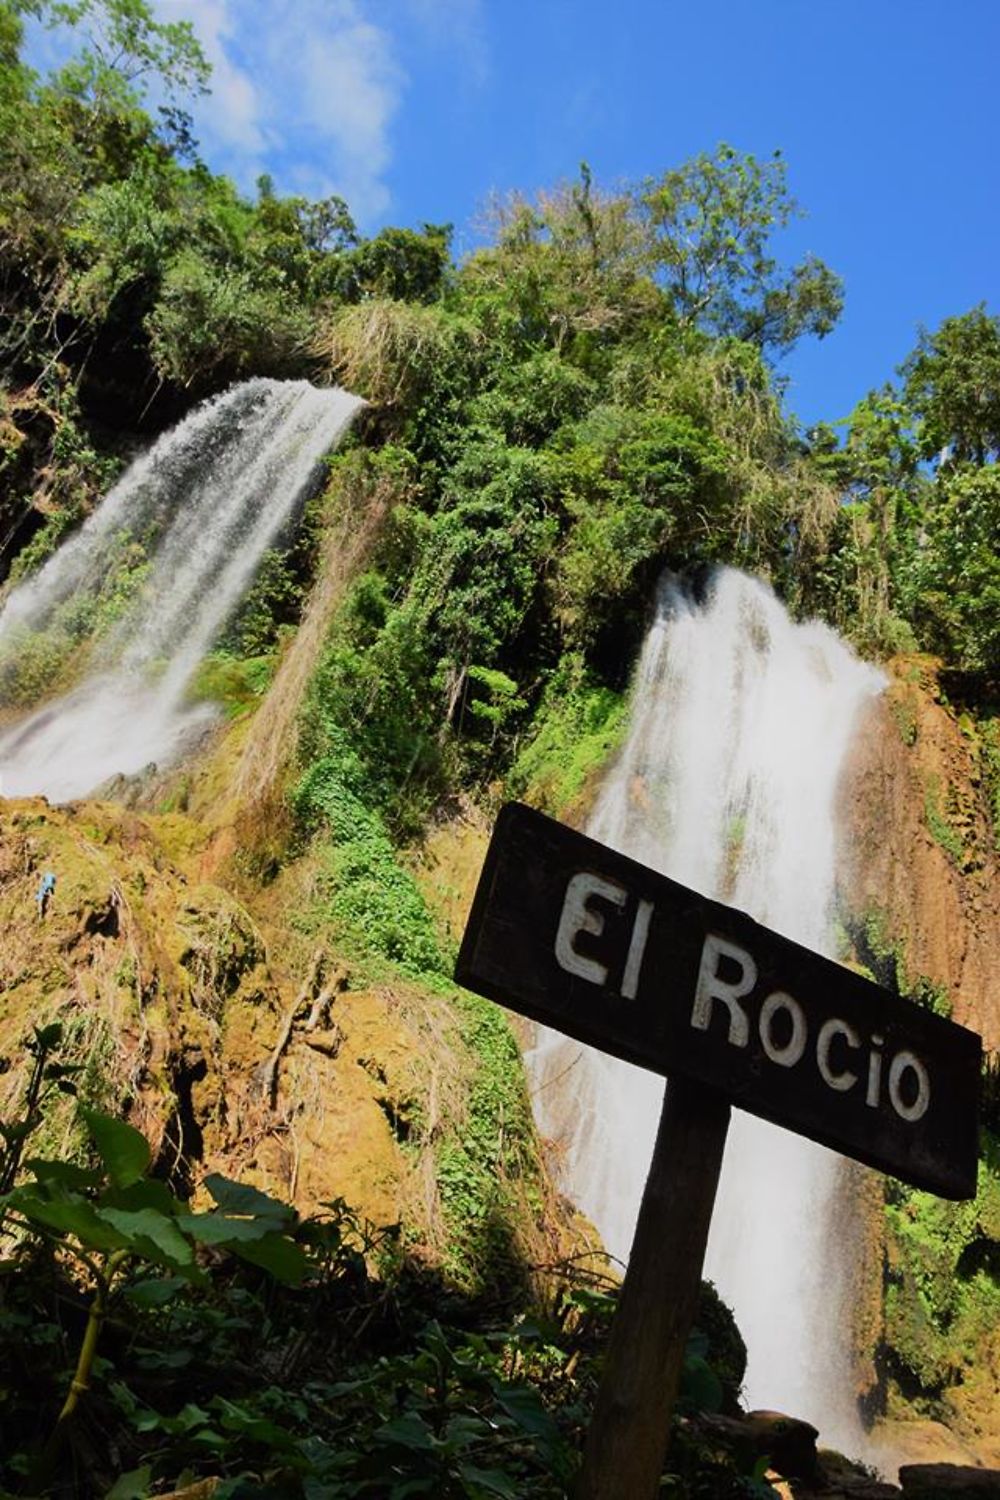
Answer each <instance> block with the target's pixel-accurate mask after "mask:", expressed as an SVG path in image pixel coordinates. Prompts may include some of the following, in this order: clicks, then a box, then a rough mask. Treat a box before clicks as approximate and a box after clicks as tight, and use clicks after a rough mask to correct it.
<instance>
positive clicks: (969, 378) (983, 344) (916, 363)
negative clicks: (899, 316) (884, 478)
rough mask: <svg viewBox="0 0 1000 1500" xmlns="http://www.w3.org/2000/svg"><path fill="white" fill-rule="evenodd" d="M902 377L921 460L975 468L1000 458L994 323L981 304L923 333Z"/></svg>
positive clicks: (998, 327)
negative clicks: (948, 461)
mask: <svg viewBox="0 0 1000 1500" xmlns="http://www.w3.org/2000/svg"><path fill="white" fill-rule="evenodd" d="M902 374H903V375H904V376H905V379H906V396H907V399H908V401H909V403H910V406H911V408H912V410H913V411H914V413H915V415H916V417H917V423H918V426H917V437H918V441H919V445H920V452H921V455H922V456H923V457H924V458H935V457H938V456H941V457H942V462H944V455H947V457H948V458H949V459H950V460H951V461H952V462H955V463H959V464H975V465H977V466H979V467H981V466H982V465H983V464H985V463H986V461H987V459H989V458H994V459H995V458H997V456H1000V319H998V318H996V317H990V316H989V314H988V313H987V311H986V308H985V305H984V304H982V303H980V305H979V306H978V307H975V308H973V309H972V311H971V312H968V313H965V314H964V316H962V317H958V318H945V320H944V322H943V323H942V324H941V327H940V328H939V329H937V331H936V332H935V333H928V332H927V330H926V329H923V330H922V331H921V335H920V342H919V343H918V345H917V347H916V349H915V350H914V351H913V353H912V354H911V355H910V356H909V358H908V359H907V360H906V362H905V364H904V365H903V367H902Z"/></svg>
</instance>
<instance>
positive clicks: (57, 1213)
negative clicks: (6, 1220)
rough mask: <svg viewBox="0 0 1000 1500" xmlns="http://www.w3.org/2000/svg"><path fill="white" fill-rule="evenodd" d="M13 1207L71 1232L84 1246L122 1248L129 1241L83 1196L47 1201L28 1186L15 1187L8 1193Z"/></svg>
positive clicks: (31, 1219)
mask: <svg viewBox="0 0 1000 1500" xmlns="http://www.w3.org/2000/svg"><path fill="white" fill-rule="evenodd" d="M7 1202H8V1204H9V1205H10V1207H11V1208H12V1209H14V1210H15V1211H16V1212H17V1213H20V1214H22V1215H23V1216H24V1218H26V1219H27V1220H28V1221H29V1222H30V1223H32V1224H37V1225H40V1226H41V1227H42V1228H43V1229H54V1230H55V1231H56V1232H57V1233H58V1234H72V1235H75V1236H76V1238H77V1239H78V1240H79V1241H80V1244H81V1245H83V1246H84V1248H85V1249H87V1250H121V1249H124V1248H125V1247H126V1246H127V1245H128V1243H129V1241H128V1238H127V1236H125V1235H123V1234H122V1233H121V1231H120V1230H119V1229H117V1228H116V1227H115V1226H114V1225H113V1224H111V1223H109V1222H108V1221H107V1220H105V1219H104V1218H102V1217H100V1216H99V1215H98V1213H97V1210H96V1209H95V1208H94V1207H93V1205H92V1204H90V1203H87V1202H86V1201H85V1200H84V1199H83V1198H60V1199H56V1200H54V1201H50V1200H49V1199H48V1198H44V1197H42V1195H41V1194H40V1193H36V1192H34V1191H32V1190H31V1189H30V1188H17V1189H16V1190H15V1191H14V1192H13V1193H10V1194H9V1195H8V1197H7Z"/></svg>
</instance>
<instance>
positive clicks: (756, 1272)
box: [529, 571, 882, 1446]
mask: <svg viewBox="0 0 1000 1500" xmlns="http://www.w3.org/2000/svg"><path fill="white" fill-rule="evenodd" d="M881 686H882V679H881V677H880V675H879V674H878V673H877V672H876V671H875V670H874V669H873V668H872V667H870V666H867V665H866V664H865V663H863V662H861V661H859V660H858V659H857V657H855V656H854V655H853V654H852V652H851V651H850V650H849V648H848V647H847V646H846V645H845V644H844V643H843V642H842V641H841V640H840V639H839V638H838V637H837V636H836V635H835V634H834V633H833V632H832V631H831V630H829V629H828V628H827V627H825V626H823V625H819V624H808V625H797V624H795V623H794V622H793V621H792V620H791V619H790V618H789V616H788V615H787V614H786V612H785V611H784V609H783V608H782V606H781V605H780V604H779V602H778V601H777V599H776V598H775V597H774V595H773V594H772V593H771V592H770V590H769V589H767V588H766V587H765V586H764V585H763V584H761V583H759V582H756V581H755V580H753V579H750V578H747V577H745V576H743V575H742V574H739V573H735V572H732V571H722V572H720V573H719V574H717V575H716V577H715V578H714V580H713V582H712V584H711V586H710V589H709V591H708V597H707V599H706V600H705V601H704V602H702V603H699V602H698V601H697V600H696V599H695V598H694V597H693V595H692V594H691V593H690V592H689V591H688V590H686V589H685V588H684V587H682V586H681V585H680V584H678V583H676V582H672V581H668V582H666V583H664V585H663V586H662V587H661V591H660V597H659V599H658V603H657V611H656V618H655V620H654V623H653V626H652V628H651V630H650V633H649V636H648V638H647V640H646V644H645V647H644V649H643V653H642V657H641V660H640V663H639V667H638V670H637V673H636V679H635V682H634V685H633V702H632V713H631V722H630V728H629V733H628V738H627V740H626V743H625V745H624V747H623V749H622V752H621V754H620V756H619V758H618V760H617V762H616V764H615V766H614V768H613V769H612V771H611V773H610V774H609V776H608V777H607V779H606V781H605V783H604V786H603V789H602V792H601V795H600V797H599V799H598V802H597V805H596V807H595V809H594V812H593V815H592V816H591V818H590V820H589V823H588V826H587V832H588V833H590V834H591V835H592V836H593V837H594V838H596V839H599V840H600V841H601V842H602V843H605V844H609V845H611V846H612V847H614V848H617V849H619V850H621V851H623V852H624V853H627V854H629V855H631V856H632V857H633V858H635V859H638V860H641V861H642V862H643V863H644V864H646V865H649V866H651V867H653V868H655V869H657V870H660V871H661V872H662V873H663V874H666V875H669V876H671V877H673V878H674V879H676V880H679V881H681V882H683V883H684V884H686V885H689V886H693V887H694V888H695V889H697V890H699V891H701V892H702V893H703V894H704V895H707V896H711V897H715V898H717V899H721V900H724V901H727V902H729V903H730V904H731V905H733V906H737V907H740V908H742V909H743V910H745V911H748V912H749V913H750V914H751V915H752V916H754V917H756V918H757V920H758V921H760V922H763V923H765V924H766V925H767V926H769V927H772V928H774V929H775V930H777V931H779V932H782V933H784V934H785V935H786V936H788V937H791V938H794V939H795V940H797V941H798V942H801V943H804V944H805V945H807V946H808V947H811V948H813V949H815V950H816V951H818V952H821V953H825V954H827V955H828V956H834V954H833V939H832V925H833V899H834V862H835V804H836V793H837V785H838V780H839V776H840V772H841V769H842V765H843V761H844V756H845V752H846V750H847V747H848V744H849V742H850V739H851V734H852V730H853V727H854V725H855V722H856V719H857V715H858V711H859V709H860V708H861V706H862V704H863V703H864V702H865V700H866V699H869V698H871V697H872V696H873V695H875V694H877V693H878V692H879V691H880V690H881ZM529 1065H530V1071H531V1075H532V1082H533V1090H534V1097H535V1107H536V1115H537V1117H538V1120H539V1125H540V1128H541V1129H542V1131H543V1133H544V1134H546V1135H548V1136H550V1137H552V1138H554V1139H556V1140H558V1141H560V1142H561V1143H562V1145H563V1148H564V1151H565V1180H564V1184H563V1185H564V1187H565V1189H566V1190H567V1191H568V1192H569V1193H570V1195H571V1196H572V1197H573V1198H574V1199H575V1201H576V1202H577V1203H578V1205H579V1206H580V1207H581V1208H582V1209H583V1211H584V1212H585V1213H587V1214H588V1215H589V1216H590V1217H591V1218H592V1220H593V1221H594V1223H595V1224H596V1226H597V1228H598V1229H599V1230H600V1232H601V1234H602V1236H603V1238H604V1241H605V1244H606V1246H607V1248H608V1250H609V1251H610V1252H611V1254H613V1255H615V1256H617V1257H618V1258H619V1259H622V1260H625V1259H626V1258H627V1256H628V1250H629V1246H630V1243H631V1237H632V1231H633V1228H634V1224H635V1217H636V1213H637V1210H638V1204H639V1199H640V1196H641V1193H642V1188H643V1184H644V1182H645V1177H646V1172H647V1169H648V1165H649V1158H650V1154H651V1151H652V1144H653V1138H654V1135H655V1131H656V1124H657V1120H658V1117H659V1111H660V1106H661V1102H662V1097H663V1080H662V1079H660V1078H658V1077H656V1076H655V1075H653V1074H651V1073H647V1072H643V1071H641V1070H639V1069H637V1068H634V1067H631V1066H630V1065H629V1064H627V1063H623V1062H619V1061H617V1060H615V1059H613V1058H610V1057H608V1056H606V1055H604V1054H602V1053H599V1052H595V1051H593V1050H591V1049H589V1048H586V1047H581V1045H580V1044H579V1043H576V1042H571V1041H568V1040H567V1039H566V1038H564V1037H559V1036H557V1035H556V1034H555V1033H552V1032H546V1031H542V1032H541V1034H540V1036H539V1038H538V1041H537V1044H536V1046H535V1048H534V1050H533V1052H532V1053H531V1055H530V1058H529ZM838 1172H839V1158H837V1157H836V1156H834V1155H833V1154H832V1153H830V1152H828V1151H825V1150H824V1149H823V1148H822V1147H819V1146H815V1145H813V1144H812V1143H811V1142H808V1141H806V1140H804V1139H802V1138H801V1137H798V1136H795V1135H792V1134H789V1133H788V1132H786V1131H782V1130H779V1129H777V1128H776V1127H774V1126H771V1125H767V1124H765V1123H763V1122H762V1121H758V1120H755V1119H752V1118H751V1117H749V1116H747V1115H745V1114H742V1113H740V1112H738V1111H737V1112H736V1114H735V1115H734V1119H733V1127H732V1129H731V1131H730V1137H729V1144H728V1147H727V1151H726V1161H725V1165H724V1168H723V1175H722V1182H721V1185H720V1192H719V1199H718V1202H717V1205H716V1211H715V1218H714V1223H713V1230H712V1237H711V1240H710V1243H709V1252H708V1262H707V1267H706V1274H707V1275H708V1276H710V1277H711V1278H712V1279H713V1280H714V1281H715V1282H716V1284H717V1286H718V1288H719V1291H720V1292H721V1294H722V1296H723V1297H724V1298H725V1300H726V1301H727V1302H729V1303H730V1305H731V1306H732V1307H733V1309H734V1311H735V1314H736V1319H737V1322H738V1324H739V1326H740V1329H741V1332H742V1333H743V1336H744V1338H745V1340H746V1343H747V1348H748V1368H747V1379H746V1389H745V1394H746V1398H747V1400H748V1402H749V1404H750V1405H751V1407H771V1408H777V1409H780V1410H782V1411H786V1412H788V1413H790V1414H792V1415H795V1416H799V1417H805V1418H806V1419H808V1420H810V1421H812V1422H814V1424H815V1425H816V1426H818V1427H820V1428H821V1430H822V1431H823V1433H824V1436H825V1437H826V1438H827V1439H829V1440H833V1441H837V1442H841V1443H844V1444H847V1445H849V1446H850V1445H851V1444H854V1445H855V1446H856V1444H857V1436H858V1433H857V1427H856V1423H855V1421H854V1418H853V1413H852V1408H851V1400H850V1371H849V1368H848V1358H847V1352H846V1350H847V1338H846V1336H845V1323H846V1322H847V1321H848V1314H847V1310H846V1307H845V1294H846V1293H847V1292H848V1290H849V1289H848V1288H847V1287H846V1285H845V1283H844V1259H843V1255H842V1245H841V1243H840V1241H839V1238H838V1233H837V1225H836V1223H835V1217H834V1201H835V1193H836V1187H837V1179H838ZM664 1290H665V1293H666V1294H669V1289H666V1288H665V1289H664Z"/></svg>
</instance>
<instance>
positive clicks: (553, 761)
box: [507, 655, 628, 813]
mask: <svg viewBox="0 0 1000 1500" xmlns="http://www.w3.org/2000/svg"><path fill="white" fill-rule="evenodd" d="M627 723H628V705H627V703H626V700H625V697H624V695H623V694H621V693H616V692H614V691H613V690H612V689H611V688H608V687H605V686H602V685H601V684H599V683H596V682H594V681H593V680H592V679H591V678H590V677H589V676H588V674H587V671H586V668H585V666H584V663H583V658H582V657H580V656H578V655H572V656H569V657H566V658H564V660H563V662H562V664H561V666H560V668H559V670H558V672H557V673H556V674H555V676H554V677H553V678H552V680H551V682H550V683H549V686H548V689H547V691H546V693H545V696H544V698H543V701H542V704H541V707H540V708H539V711H538V713H537V714H536V716H535V722H534V726H533V733H532V736H531V738H530V739H529V742H528V744H527V745H526V746H525V748H524V749H523V750H522V751H521V753H520V755H519V756H518V758H517V760H516V761H515V763H514V765H513V767H512V769H511V771H510V774H509V776H508V778H507V790H508V791H509V792H510V794H511V795H512V796H515V797H527V798H529V799H530V800H531V801H532V802H534V803H537V804H539V805H541V806H542V807H544V808H546V809H547V810H548V811H550V812H553V813H559V812H562V811H563V810H565V809H566V808H567V807H568V806H569V805H570V804H571V803H572V802H574V801H575V799H576V798H577V797H579V795H580V793H581V792H582V791H583V789H584V787H585V785H586V784H587V782H588V780H589V779H590V777H591V776H593V775H594V773H595V772H596V771H598V770H599V769H600V767H601V766H603V765H604V764H605V763H606V762H607V760H608V758H609V757H610V756H611V755H612V754H613V753H614V751H615V749H616V748H617V747H618V745H619V744H620V742H621V739H622V737H623V735H624V733H625V730H626V728H627Z"/></svg>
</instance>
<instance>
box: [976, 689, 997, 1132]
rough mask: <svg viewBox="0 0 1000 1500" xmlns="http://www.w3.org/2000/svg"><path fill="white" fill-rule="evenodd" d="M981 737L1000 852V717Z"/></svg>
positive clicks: (982, 761)
mask: <svg viewBox="0 0 1000 1500" xmlns="http://www.w3.org/2000/svg"><path fill="white" fill-rule="evenodd" d="M979 735H980V764H981V766H982V776H983V786H984V788H985V791H986V796H987V799H988V803H989V809H990V816H991V819H992V824H993V843H994V846H995V847H996V849H997V850H998V851H1000V716H998V715H994V716H993V717H990V718H987V719H984V720H982V721H981V722H980V725H979ZM998 1134H1000V1132H998Z"/></svg>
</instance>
